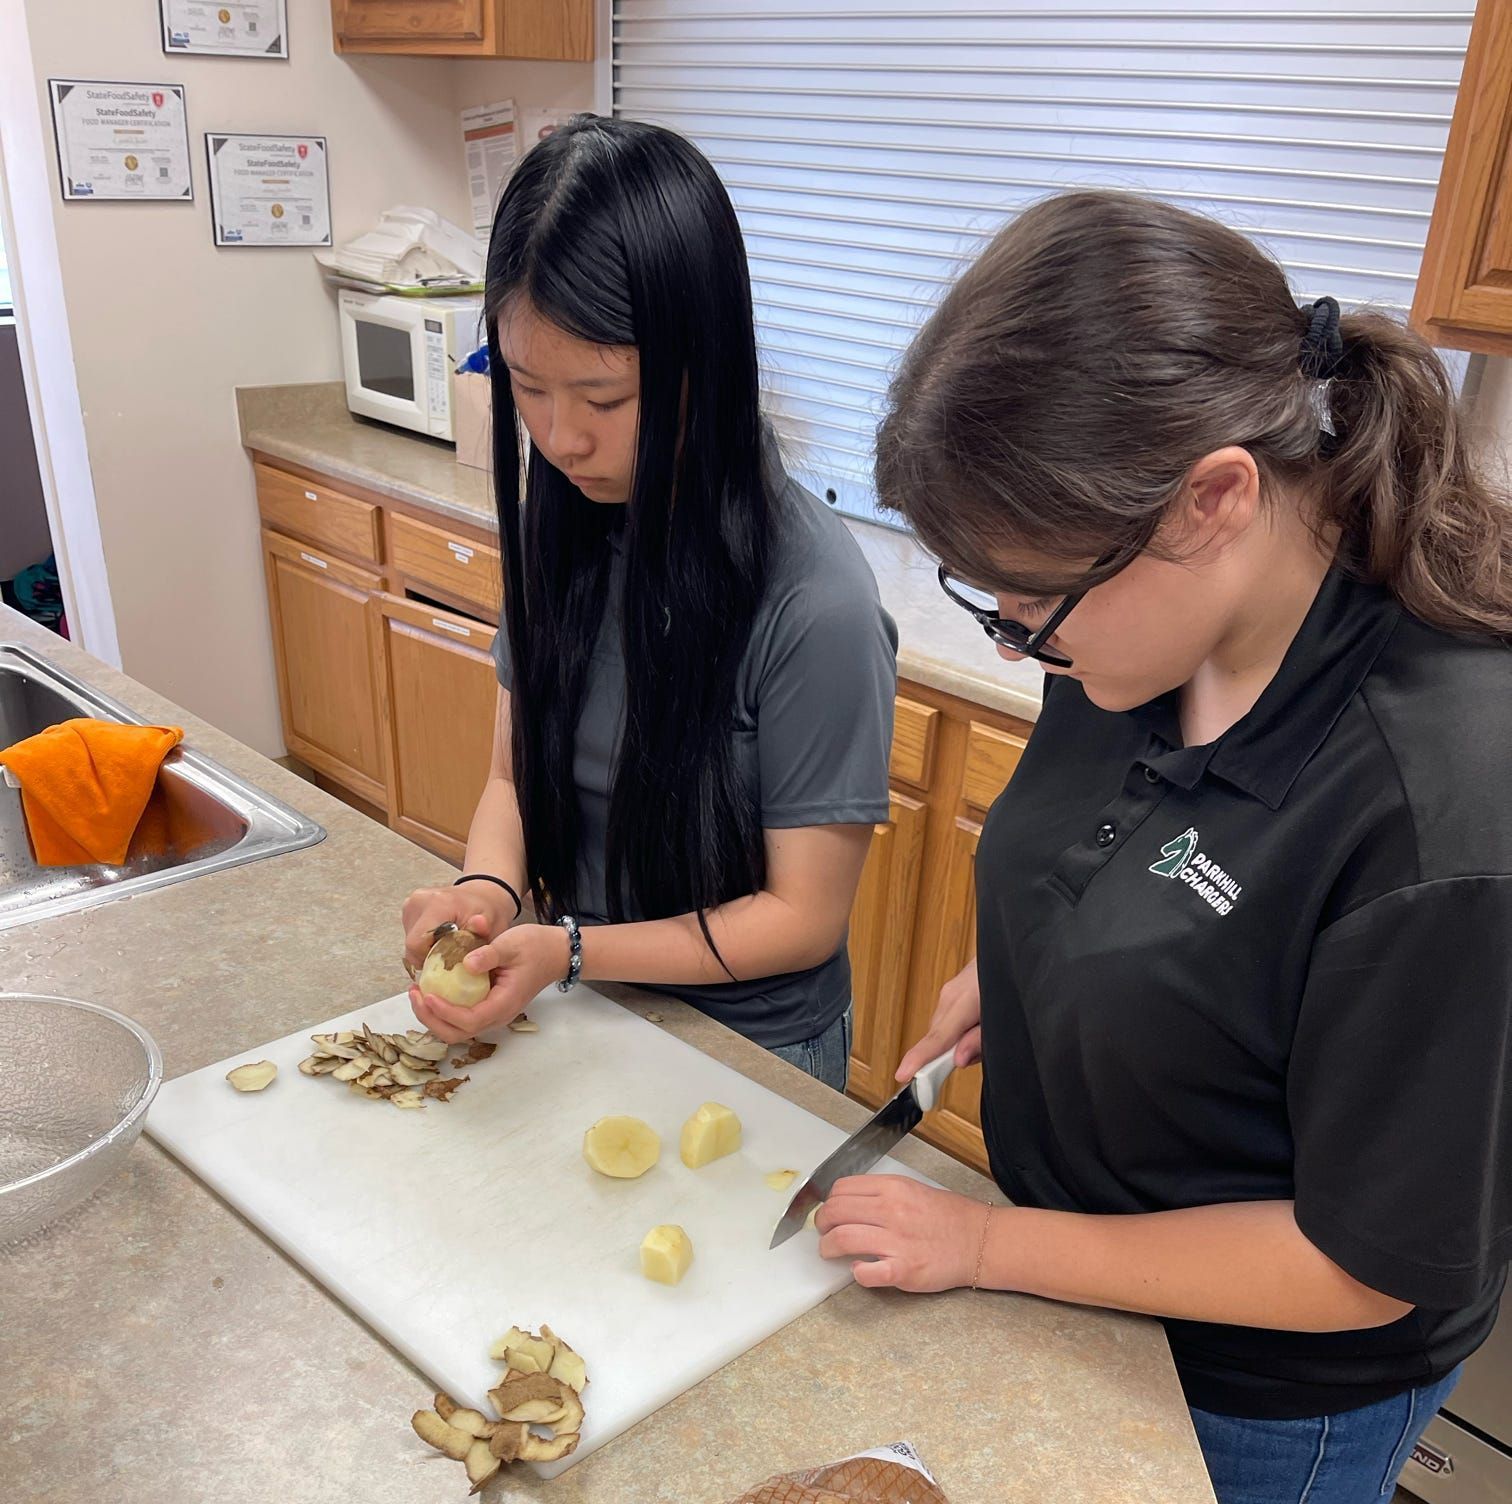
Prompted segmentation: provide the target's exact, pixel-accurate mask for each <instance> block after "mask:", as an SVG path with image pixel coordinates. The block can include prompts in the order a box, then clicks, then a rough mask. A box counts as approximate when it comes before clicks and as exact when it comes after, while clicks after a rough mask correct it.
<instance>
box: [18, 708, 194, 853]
mask: <svg viewBox="0 0 1512 1504" xmlns="http://www.w3.org/2000/svg"><path fill="white" fill-rule="evenodd" d="M183 739H184V733H183V731H182V730H181V729H180V728H179V727H177V726H123V725H121V724H119V723H118V722H116V721H95V720H76V721H63V722H62V723H61V724H59V725H57V726H49V727H48V729H47V730H46V731H40V732H38V733H37V735H36V736H30V737H27V739H26V740H25V741H20V742H17V743H16V744H15V745H14V746H13V747H9V748H7V749H6V750H5V751H3V752H0V766H3V767H6V768H9V769H10V771H11V772H12V773H13V774H15V777H16V780H17V782H18V783H20V785H21V808H22V810H23V812H24V813H25V815H26V828H27V830H28V831H29V832H30V833H31V839H32V846H33V848H34V849H35V852H36V858H37V862H38V863H39V864H40V865H41V866H43V867H80V866H84V865H86V864H88V863H91V862H105V863H107V864H109V865H110V866H119V865H120V864H121V863H122V862H124V861H125V860H126V853H127V851H128V850H129V849H130V846H131V838H132V836H133V835H134V834H135V833H136V829H137V825H138V824H139V823H140V821H141V819H142V813H143V811H144V810H145V809H146V808H147V802H148V800H149V799H151V797H152V791H153V788H154V787H155V785H156V783H157V775H158V769H159V768H160V767H161V766H162V762H163V759H164V758H165V757H166V756H167V755H168V754H169V753H170V752H171V751H172V750H173V749H174V748H175V747H176V746H178V744H179V743H180V742H181V741H182V740H183Z"/></svg>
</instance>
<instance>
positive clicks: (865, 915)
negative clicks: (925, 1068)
mask: <svg viewBox="0 0 1512 1504" xmlns="http://www.w3.org/2000/svg"><path fill="white" fill-rule="evenodd" d="M889 806H890V807H889V810H888V818H887V824H886V825H879V826H877V829H876V834H875V835H874V836H873V837H872V844H871V850H870V852H868V853H867V858H866V866H865V868H864V869H863V871H862V873H861V886H860V888H859V889H857V891H856V903H855V907H854V908H853V909H852V910H851V931H850V960H851V988H852V995H853V996H854V998H855V1000H856V1010H855V1020H856V1024H855V1036H854V1038H853V1039H852V1041H851V1077H850V1094H851V1095H852V1096H853V1097H859V1098H860V1099H861V1101H863V1102H867V1103H870V1104H871V1106H873V1107H879V1106H881V1104H882V1103H883V1102H884V1101H886V1100H887V1098H888V1097H890V1096H891V1095H892V1094H893V1092H895V1091H896V1090H897V1084H896V1083H895V1082H894V1080H893V1072H894V1071H895V1070H896V1069H897V1068H898V1060H899V1058H900V1056H899V1041H900V1040H901V1039H902V1037H903V1015H904V1010H905V1006H906V1004H907V1001H908V963H909V960H910V957H911V954H912V950H913V931H914V915H915V912H916V909H917V905H918V898H919V876H920V873H921V871H922V869H923V862H924V821H925V816H926V814H927V806H926V805H925V804H924V802H923V801H922V800H920V799H915V798H913V797H912V796H911V795H908V794H904V793H900V792H898V791H897V790H896V789H894V790H893V792H892V797H891V799H890V800H889Z"/></svg>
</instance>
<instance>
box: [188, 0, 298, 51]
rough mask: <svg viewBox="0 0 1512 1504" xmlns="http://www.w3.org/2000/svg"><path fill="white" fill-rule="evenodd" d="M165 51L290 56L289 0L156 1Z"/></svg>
mask: <svg viewBox="0 0 1512 1504" xmlns="http://www.w3.org/2000/svg"><path fill="white" fill-rule="evenodd" d="M158 11H159V14H160V15H161V17H162V21H163V51H164V52H198V53H209V54H211V55H212V56H220V57H288V55H289V20H288V12H287V0H158Z"/></svg>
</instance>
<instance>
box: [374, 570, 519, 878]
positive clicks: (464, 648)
mask: <svg viewBox="0 0 1512 1504" xmlns="http://www.w3.org/2000/svg"><path fill="white" fill-rule="evenodd" d="M373 610H374V614H375V615H376V617H377V631H376V633H375V651H376V653H377V659H376V662H377V674H378V678H379V685H380V692H381V704H382V724H383V748H384V762H385V769H386V774H387V785H388V810H389V824H390V825H391V826H392V827H393V829H395V830H397V831H398V832H399V833H400V834H401V835H405V836H408V837H409V838H410V840H412V841H417V842H418V843H419V844H420V845H422V846H425V847H427V848H428V849H429V850H431V851H434V852H436V853H437V854H438V855H441V856H444V857H446V858H447V859H448V860H450V861H453V862H461V860H462V858H463V855H464V854H465V852H466V849H467V830H468V826H469V825H470V824H471V823H472V817H473V811H474V810H475V809H476V808H477V804H478V796H479V795H480V794H481V793H482V792H483V785H484V784H485V783H486V782H487V779H488V765H489V757H490V755H491V752H492V748H493V729H494V721H495V709H496V706H497V697H498V688H499V686H498V681H497V679H496V678H495V677H494V666H493V659H492V658H491V657H490V656H489V647H490V646H491V645H492V643H493V638H494V630H493V628H491V627H486V626H483V625H481V624H480V623H478V622H475V621H471V620H469V619H468V618H467V617H464V616H454V615H452V614H451V613H450V612H444V611H435V610H431V609H429V608H427V607H425V606H421V605H418V604H417V603H416V602H414V601H404V600H399V599H397V598H396V597H394V596H391V595H380V596H377V597H375V599H374V601H373Z"/></svg>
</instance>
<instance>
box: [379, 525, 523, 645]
mask: <svg viewBox="0 0 1512 1504" xmlns="http://www.w3.org/2000/svg"><path fill="white" fill-rule="evenodd" d="M388 545H389V564H390V565H391V567H392V568H393V569H394V570H395V571H396V572H397V573H399V574H402V575H403V576H404V577H405V578H406V579H407V580H409V581H410V582H411V583H413V584H414V586H415V588H416V589H418V590H420V591H422V592H423V591H425V590H426V589H427V587H429V588H430V589H431V590H433V591H435V592H436V593H437V594H439V595H440V596H442V597H443V598H448V599H453V600H455V601H457V602H458V603H459V604H462V605H465V606H468V607H470V608H473V609H476V610H477V611H479V612H481V613H482V614H483V615H484V616H486V617H488V618H489V619H491V620H493V621H497V620H498V615H499V605H500V602H501V600H502V598H503V596H502V592H503V573H502V570H503V565H502V563H501V562H500V555H499V550H498V549H497V548H494V547H492V546H491V545H489V544H487V543H480V542H478V541H476V540H475V539H472V538H467V537H464V536H463V535H462V534H461V533H460V532H457V531H450V530H448V529H447V528H444V527H437V526H433V525H432V524H431V523H429V522H421V521H419V520H418V519H416V518H414V517H407V516H405V514H404V513H403V512H390V513H389V514H388Z"/></svg>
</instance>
